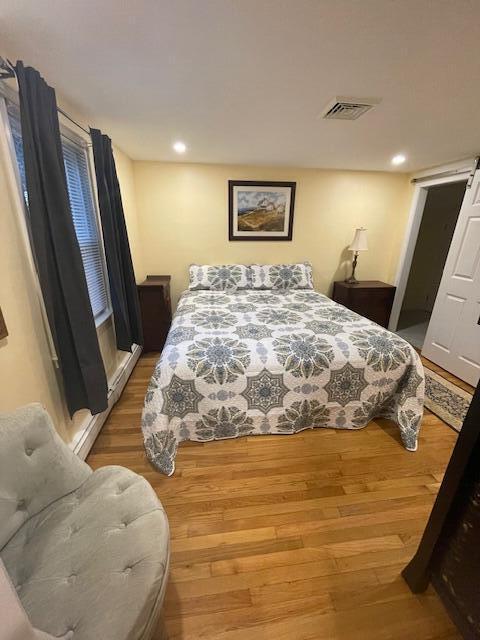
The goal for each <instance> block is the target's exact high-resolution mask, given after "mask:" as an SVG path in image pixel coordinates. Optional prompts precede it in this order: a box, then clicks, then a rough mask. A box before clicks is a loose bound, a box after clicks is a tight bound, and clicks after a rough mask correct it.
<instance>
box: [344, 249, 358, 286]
mask: <svg viewBox="0 0 480 640" xmlns="http://www.w3.org/2000/svg"><path fill="white" fill-rule="evenodd" d="M357 260H358V251H355V253H354V254H353V262H352V275H351V276H350V277H349V278H346V280H345V282H346V283H347V284H358V280H357V279H356V278H355V269H356V268H357Z"/></svg>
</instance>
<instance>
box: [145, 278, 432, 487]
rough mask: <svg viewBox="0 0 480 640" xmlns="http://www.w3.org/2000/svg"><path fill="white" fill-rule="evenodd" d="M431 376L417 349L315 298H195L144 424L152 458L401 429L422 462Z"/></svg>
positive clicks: (158, 371) (172, 338) (157, 374)
mask: <svg viewBox="0 0 480 640" xmlns="http://www.w3.org/2000/svg"><path fill="white" fill-rule="evenodd" d="M423 398H424V374H423V367H422V364H421V361H420V358H419V356H418V354H417V353H416V352H415V350H414V349H413V347H411V346H410V345H409V344H408V343H407V342H405V341H404V340H402V339H401V338H400V337H398V336H396V335H395V334H393V333H390V332H389V331H387V330H386V329H383V328H382V327H380V326H379V325H377V324H375V323H374V322H371V321H369V320H367V319H366V318H363V317H362V316H359V315H358V314H356V313H353V312H352V311H350V310H348V309H346V308H345V307H343V306H341V305H339V304H337V303H335V302H333V301H332V300H330V299H329V298H327V297H326V296H324V295H321V294H319V293H316V292H315V291H313V290H299V289H290V290H286V291H281V290H235V291H211V290H210V291H202V290H200V291H186V292H184V293H183V295H182V297H181V299H180V302H179V305H178V309H177V312H176V314H175V317H174V319H173V323H172V327H171V329H170V332H169V334H168V338H167V341H166V344H165V347H164V349H163V352H162V355H161V357H160V359H159V360H158V362H157V364H156V367H155V371H154V373H153V376H152V379H151V382H150V385H149V388H148V391H147V394H146V397H145V406H144V410H143V416H142V429H143V435H144V441H145V449H146V452H147V455H148V458H149V459H150V461H151V462H152V463H153V465H154V466H155V467H156V468H157V469H158V470H159V471H161V472H162V473H165V474H167V475H172V474H173V472H174V469H175V455H176V452H177V448H178V444H179V443H180V442H182V441H184V440H195V441H199V442H205V441H208V440H221V439H224V438H238V437H240V436H244V435H254V434H293V433H297V432H299V431H302V430H303V429H313V428H316V427H328V428H334V429H360V428H362V427H364V426H366V425H367V424H368V423H369V422H370V421H371V420H372V419H373V418H378V417H386V418H390V419H391V420H393V421H394V422H395V423H396V424H397V425H398V428H399V430H400V436H401V439H402V442H403V444H404V446H405V448H406V449H408V450H409V451H415V450H416V448H417V436H418V430H419V427H420V422H421V419H422V414H423Z"/></svg>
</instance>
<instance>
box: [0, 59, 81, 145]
mask: <svg viewBox="0 0 480 640" xmlns="http://www.w3.org/2000/svg"><path fill="white" fill-rule="evenodd" d="M16 77H17V74H16V73H15V67H14V66H13V64H12V63H11V62H10V60H8V58H7V59H5V58H2V57H1V56H0V80H8V79H9V78H16ZM57 111H58V112H59V113H61V114H62V116H64V117H65V118H67V120H70V122H71V123H72V124H74V125H75V126H76V127H78V128H79V129H81V130H82V131H84V132H85V133H86V134H87V135H90V130H89V129H86V128H85V127H83V126H82V125H81V124H79V123H78V122H77V121H76V120H74V119H73V118H72V117H71V116H69V115H68V113H67V112H66V111H64V110H63V109H61V108H60V107H59V106H58V105H57Z"/></svg>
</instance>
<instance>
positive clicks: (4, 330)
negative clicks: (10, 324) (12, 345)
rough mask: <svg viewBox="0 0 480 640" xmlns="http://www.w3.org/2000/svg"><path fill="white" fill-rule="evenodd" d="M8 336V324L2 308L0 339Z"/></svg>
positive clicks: (0, 314) (0, 313) (0, 312)
mask: <svg viewBox="0 0 480 640" xmlns="http://www.w3.org/2000/svg"><path fill="white" fill-rule="evenodd" d="M7 336H8V331H7V325H6V324H5V320H4V319H3V313H2V310H1V309H0V340H3V338H6V337H7Z"/></svg>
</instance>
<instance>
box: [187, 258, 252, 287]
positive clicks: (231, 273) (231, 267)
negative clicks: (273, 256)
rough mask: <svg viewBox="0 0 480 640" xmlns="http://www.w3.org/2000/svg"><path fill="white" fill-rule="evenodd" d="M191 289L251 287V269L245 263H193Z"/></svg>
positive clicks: (190, 272) (190, 270) (191, 267)
mask: <svg viewBox="0 0 480 640" xmlns="http://www.w3.org/2000/svg"><path fill="white" fill-rule="evenodd" d="M189 275H190V284H189V286H188V288H189V289H194V290H196V289H212V290H215V291H234V290H235V289H249V288H250V286H251V285H250V269H249V267H247V266H246V265H244V264H221V265H209V264H191V265H190V269H189Z"/></svg>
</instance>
